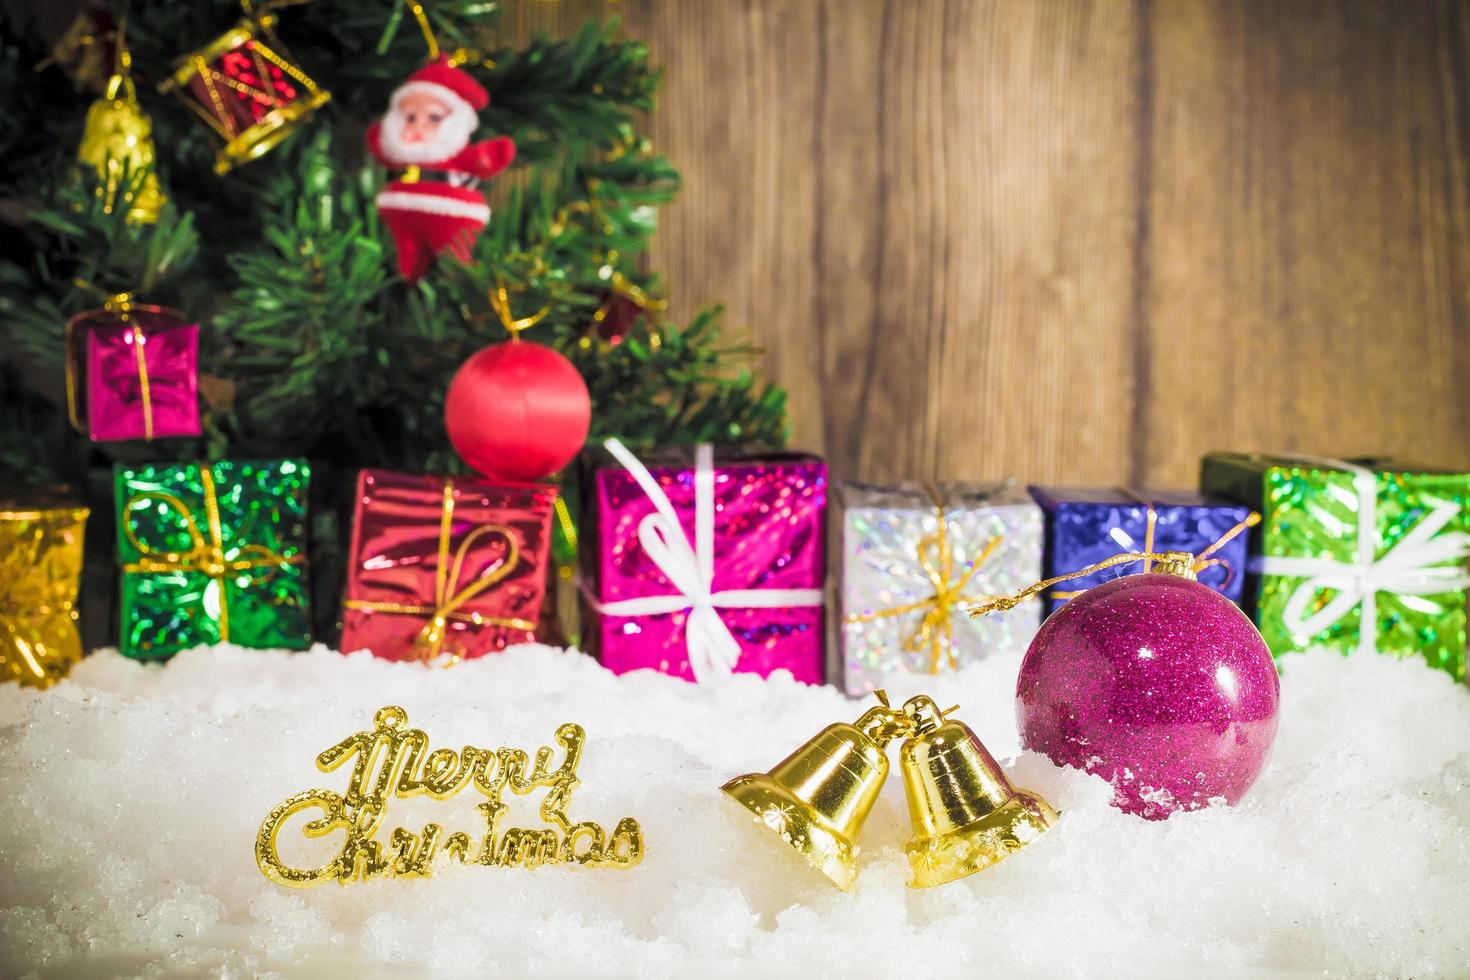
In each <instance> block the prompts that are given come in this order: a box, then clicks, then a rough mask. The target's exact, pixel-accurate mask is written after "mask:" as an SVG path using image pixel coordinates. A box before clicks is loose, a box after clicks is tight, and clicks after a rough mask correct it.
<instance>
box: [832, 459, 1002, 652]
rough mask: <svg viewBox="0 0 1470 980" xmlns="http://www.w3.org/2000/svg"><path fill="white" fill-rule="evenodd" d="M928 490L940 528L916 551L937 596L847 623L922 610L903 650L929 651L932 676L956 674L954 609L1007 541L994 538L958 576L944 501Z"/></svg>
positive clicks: (854, 616)
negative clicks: (966, 588) (976, 577)
mask: <svg viewBox="0 0 1470 980" xmlns="http://www.w3.org/2000/svg"><path fill="white" fill-rule="evenodd" d="M924 489H925V491H926V492H927V493H928V494H929V499H930V500H931V501H933V503H934V515H935V518H936V519H937V522H938V526H937V527H936V529H935V531H934V533H933V534H929V535H925V536H924V537H922V538H920V539H919V543H918V545H916V546H915V549H914V550H915V556H916V558H917V559H918V562H919V567H920V568H922V569H923V570H924V575H925V577H926V578H928V579H929V582H930V584H931V585H933V586H934V592H933V594H932V595H930V596H929V597H928V598H927V599H922V600H920V601H918V602H909V603H905V604H903V605H900V606H890V607H888V608H887V609H877V610H873V611H871V612H865V613H850V614H848V615H847V616H845V617H844V619H845V621H846V622H849V623H871V622H875V621H877V620H880V619H894V618H896V617H898V616H904V615H907V614H908V613H911V612H918V611H920V610H922V611H923V613H924V615H923V616H922V617H920V619H919V623H918V625H917V626H915V627H914V629H913V632H911V633H910V634H909V636H908V638H907V639H906V640H905V641H904V644H903V648H904V649H905V650H907V651H909V652H910V653H921V652H923V651H924V650H925V649H926V648H927V649H928V650H929V672H930V673H931V674H937V673H939V672H940V671H941V670H943V669H944V668H946V667H948V668H949V669H951V670H953V669H954V668H955V667H956V666H957V664H956V662H955V651H954V608H955V606H956V605H958V604H959V602H960V600H961V599H963V598H964V591H965V587H966V586H967V585H969V584H970V579H972V578H974V576H975V573H976V572H978V571H979V570H980V568H981V566H982V565H984V564H985V562H986V561H987V560H989V558H990V556H991V555H992V554H994V553H995V549H996V548H998V547H1000V544H1001V542H1002V541H1003V540H1004V537H1003V536H1002V535H999V534H998V535H996V536H995V537H993V538H991V539H990V542H989V543H988V544H987V545H986V546H985V548H984V550H982V551H981V552H980V554H979V555H977V556H976V557H975V560H974V561H972V562H971V563H970V567H969V568H968V569H967V570H965V571H964V572H963V573H961V574H960V575H958V576H956V575H955V571H954V549H953V548H952V547H951V546H950V540H949V522H948V521H947V520H946V519H945V517H944V501H943V500H942V499H941V498H940V496H939V491H938V490H937V489H936V488H934V487H932V486H926V487H925V488H924ZM931 552H932V553H933V554H934V555H935V556H937V560H936V559H935V558H931V557H930V555H931Z"/></svg>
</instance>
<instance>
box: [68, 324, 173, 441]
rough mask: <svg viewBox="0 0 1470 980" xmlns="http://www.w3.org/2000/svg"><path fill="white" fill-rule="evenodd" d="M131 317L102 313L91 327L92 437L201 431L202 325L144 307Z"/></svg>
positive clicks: (88, 358) (108, 438)
mask: <svg viewBox="0 0 1470 980" xmlns="http://www.w3.org/2000/svg"><path fill="white" fill-rule="evenodd" d="M129 315H130V317H131V319H132V322H131V323H123V322H122V321H120V320H118V319H117V316H116V314H112V313H103V314H99V316H101V317H103V318H104V320H103V321H99V322H93V323H91V324H90V325H88V326H87V327H86V363H87V433H88V436H89V437H90V438H91V439H92V441H93V442H106V441H114V440H120V439H145V438H153V439H162V438H168V437H172V436H197V435H199V432H200V429H199V395H198V387H199V326H198V325H197V324H193V323H182V322H178V321H176V320H174V319H173V317H172V315H171V314H168V313H157V314H155V313H150V312H148V311H147V310H143V309H136V310H133V311H132V312H130V314H129ZM135 326H136V328H137V329H134V327H135ZM140 341H141V343H139V342H140ZM139 347H141V350H142V352H143V358H142V366H141V370H140V365H139V359H138V348H139ZM145 386H146V390H147V399H146V405H145V399H144V390H145ZM150 414H151V416H152V425H151V431H150V426H149V418H148V417H149V415H150Z"/></svg>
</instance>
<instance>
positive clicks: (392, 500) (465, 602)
mask: <svg viewBox="0 0 1470 980" xmlns="http://www.w3.org/2000/svg"><path fill="white" fill-rule="evenodd" d="M555 500H556V488H555V487H551V486H542V485H519V486H517V485H511V486H502V485H499V484H495V483H490V482H487V481H484V480H480V479H477V478H473V477H442V476H416V475H410V474H406V473H394V472H390V471H387V470H363V471H362V472H361V473H360V474H359V475H358V478H357V504H356V513H355V515H354V519H353V527H352V550H351V552H350V554H351V559H350V562H351V563H350V565H349V566H348V571H347V593H346V598H345V600H344V601H343V604H342V607H343V608H342V642H341V644H340V646H341V649H342V651H343V652H344V653H350V652H352V651H354V650H364V649H366V650H370V651H372V652H373V654H374V655H376V656H379V657H384V658H386V659H389V660H416V659H421V660H428V659H432V658H434V657H436V656H438V655H439V654H441V653H448V654H452V655H454V656H457V657H478V656H481V655H483V654H486V653H490V652H491V651H494V650H500V649H503V648H505V647H506V646H509V645H511V644H515V643H525V642H528V641H530V640H534V639H535V638H536V635H535V629H536V620H537V617H538V616H540V614H541V602H542V600H543V598H544V597H545V594H546V569H547V561H548V558H549V552H550V544H551V515H552V508H553V505H554V503H555Z"/></svg>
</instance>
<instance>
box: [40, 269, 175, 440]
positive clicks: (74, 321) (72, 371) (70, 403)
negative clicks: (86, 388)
mask: <svg viewBox="0 0 1470 980" xmlns="http://www.w3.org/2000/svg"><path fill="white" fill-rule="evenodd" d="M78 285H84V284H82V283H78ZM135 310H141V311H143V312H145V313H153V314H159V315H164V316H172V317H176V318H177V319H179V320H183V318H184V315H183V314H182V313H180V312H178V311H177V310H170V309H168V308H166V307H162V306H148V305H144V304H139V303H134V302H133V294H132V293H118V294H117V295H116V296H113V297H111V298H109V299H108V300H107V302H105V303H104V304H102V306H101V308H100V309H95V310H86V311H84V312H82V313H78V314H77V315H76V316H74V317H72V318H71V319H70V320H67V321H66V350H67V356H66V415H67V418H68V419H70V420H71V425H72V428H73V429H75V430H76V431H78V432H81V433H85V432H86V431H87V428H86V426H85V425H84V424H83V422H82V413H81V407H80V406H81V397H80V394H79V391H78V389H79V387H80V386H79V383H78V381H77V361H78V360H79V359H80V357H79V353H78V351H77V350H76V343H77V339H76V330H77V327H79V326H81V325H82V324H83V323H85V322H86V321H87V320H89V319H91V318H92V317H94V316H97V315H98V314H99V313H102V314H106V313H112V314H114V315H116V316H117V318H118V320H120V321H121V322H122V324H123V325H124V326H126V327H128V328H129V330H131V332H132V344H133V361H134V363H135V364H136V365H137V368H138V386H139V389H140V390H141V391H142V395H143V438H144V439H147V440H150V441H151V440H152V439H153V387H152V383H151V382H150V381H149V379H148V359H147V356H146V355H145V354H144V352H143V347H144V345H145V344H146V343H147V338H146V337H144V336H143V328H142V327H140V326H138V324H137V323H136V322H134V321H133V311H135Z"/></svg>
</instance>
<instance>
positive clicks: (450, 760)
mask: <svg viewBox="0 0 1470 980" xmlns="http://www.w3.org/2000/svg"><path fill="white" fill-rule="evenodd" d="M586 737H587V733H586V732H585V731H583V730H582V726H580V725H574V724H570V723H568V724H565V725H562V726H561V727H560V728H558V729H557V730H556V740H557V742H559V743H560V744H561V747H562V749H563V750H564V752H565V756H564V757H563V759H562V762H561V764H560V765H559V766H557V767H556V768H555V769H553V768H551V762H552V757H553V756H554V755H555V754H556V750H555V749H553V748H552V747H551V746H542V747H541V748H539V749H537V750H536V757H535V760H534V761H532V760H531V759H529V758H528V757H527V755H526V753H525V752H523V751H522V750H520V749H513V748H502V749H497V750H491V749H480V748H476V747H474V746H473V745H467V746H465V747H464V749H463V750H461V751H458V752H456V751H455V750H454V749H448V748H444V749H434V750H433V751H429V739H428V736H427V735H425V734H424V733H423V732H422V731H420V730H419V729H417V728H409V727H408V713H407V712H406V711H404V710H403V709H402V708H399V707H396V706H394V705H389V706H388V707H385V708H381V709H379V710H378V712H377V714H376V715H374V716H373V728H372V729H371V730H369V731H363V732H358V733H357V734H355V735H350V736H348V737H347V738H345V739H343V740H342V741H340V742H338V743H337V744H336V745H334V746H332V747H331V748H329V749H327V750H326V751H324V752H323V753H322V754H321V755H319V756H317V759H316V765H317V768H318V769H320V770H321V771H322V772H331V771H333V770H334V769H337V768H339V767H340V766H342V765H344V764H345V763H346V762H347V761H348V760H354V761H353V764H352V778H351V780H350V781H349V783H348V786H347V792H346V793H343V794H338V793H334V792H332V791H331V790H327V789H308V790H303V791H302V792H300V793H297V794H296V795H294V796H291V797H288V798H287V799H285V800H282V801H281V804H280V805H279V806H277V807H276V808H275V809H274V810H272V811H271V812H270V816H268V817H266V818H265V822H264V823H263V824H261V825H260V833H259V834H257V835H256V837H255V861H256V863H257V864H258V865H260V870H261V873H262V874H264V875H265V876H266V877H267V878H269V879H270V880H271V881H274V882H276V883H277V884H281V885H289V886H291V887H293V888H305V887H308V886H310V885H317V884H321V883H322V882H325V881H330V880H336V881H338V882H344V883H345V882H348V881H364V880H367V879H369V878H427V877H429V876H431V875H432V874H433V863H434V859H435V857H436V856H437V855H438V854H439V852H440V850H441V848H442V850H443V851H445V852H447V853H449V854H450V855H452V856H453V857H455V858H457V859H458V860H459V861H460V863H462V864H469V863H474V864H481V865H486V866H489V867H506V866H509V865H523V866H525V867H537V866H540V865H547V864H572V865H582V866H588V867H611V868H631V867H633V866H634V865H635V864H637V863H638V862H639V861H640V860H642V859H643V833H642V831H641V830H640V829H639V827H638V821H636V820H634V819H633V818H632V817H624V818H623V819H622V820H620V821H619V822H618V825H617V827H616V828H615V829H614V830H613V832H612V833H611V834H608V833H606V832H605V831H604V830H603V829H602V827H601V826H599V825H598V824H595V823H590V822H582V823H572V822H571V820H570V819H569V818H568V817H567V804H568V802H570V800H571V796H572V790H574V789H576V788H577V785H578V780H577V763H578V762H580V761H581V758H582V743H583V742H584V741H585V739H586ZM470 785H473V786H474V787H475V789H476V790H478V791H479V792H480V793H482V794H484V796H485V802H483V803H481V804H479V805H478V806H477V807H476V809H477V810H479V811H480V813H481V814H482V815H483V816H484V819H485V833H484V835H483V836H482V837H481V838H480V840H479V844H478V848H474V847H472V844H473V841H472V839H471V837H470V835H469V834H467V833H464V832H462V831H460V832H456V833H452V834H450V835H449V836H448V837H445V836H444V828H443V827H441V826H440V825H439V824H436V823H428V824H425V825H424V829H423V831H422V833H418V834H415V833H413V832H412V831H409V830H407V829H405V828H402V827H399V828H398V829H396V830H394V831H393V833H392V834H391V835H390V837H389V839H388V845H387V846H386V847H385V846H384V844H383V842H381V841H379V840H377V839H376V834H377V832H378V830H379V828H380V827H381V826H382V824H383V818H384V816H385V815H386V813H387V808H388V800H389V799H390V798H394V797H396V798H399V799H408V798H411V797H414V796H420V795H423V796H429V797H431V798H433V799H436V800H445V799H448V798H449V797H451V796H453V795H455V794H456V793H458V792H459V791H460V790H462V789H464V788H465V787H467V786H470ZM507 789H509V790H510V791H511V792H512V793H515V794H517V795H520V796H524V795H526V794H527V793H530V792H532V791H533V790H536V789H545V790H546V797H545V798H544V799H543V800H542V801H541V807H540V815H541V819H542V820H544V821H545V822H546V823H547V824H549V825H550V826H548V827H543V828H535V829H523V828H519V827H513V828H509V829H506V830H505V831H503V832H502V831H501V829H500V826H499V824H500V818H501V816H502V814H504V812H505V810H506V804H505V803H504V802H503V800H502V797H503V795H504V793H505V791H506V790H507ZM312 809H316V810H319V811H321V816H320V817H318V818H316V819H314V820H311V821H309V822H308V823H306V824H305V826H304V827H303V828H302V830H303V832H304V833H305V834H306V836H307V837H324V836H326V835H327V834H330V833H333V832H334V831H338V830H341V831H345V832H346V835H347V839H346V840H345V841H344V842H343V845H342V848H341V850H340V851H338V852H337V856H336V857H334V858H333V859H332V860H331V861H329V862H327V863H326V864H324V865H322V866H321V867H316V868H295V867H291V866H289V865H287V864H286V863H285V862H283V861H282V860H281V856H280V853H279V852H278V850H277V841H276V838H277V835H279V834H280V832H281V828H282V827H284V826H285V824H286V822H287V821H288V820H290V819H291V818H292V817H293V816H295V815H296V814H298V813H300V812H302V811H304V810H312Z"/></svg>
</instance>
